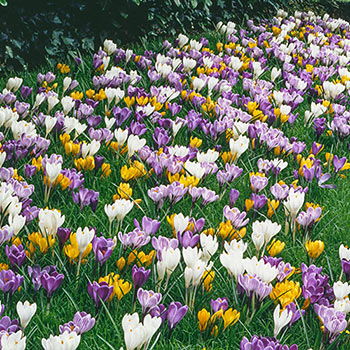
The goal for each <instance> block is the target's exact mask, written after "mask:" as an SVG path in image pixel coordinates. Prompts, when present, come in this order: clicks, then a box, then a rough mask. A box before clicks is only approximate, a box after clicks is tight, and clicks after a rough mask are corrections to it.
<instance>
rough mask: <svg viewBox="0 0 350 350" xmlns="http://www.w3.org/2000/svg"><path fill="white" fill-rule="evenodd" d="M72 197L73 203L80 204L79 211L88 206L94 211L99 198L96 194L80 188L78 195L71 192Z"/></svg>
mask: <svg viewBox="0 0 350 350" xmlns="http://www.w3.org/2000/svg"><path fill="white" fill-rule="evenodd" d="M72 196H73V201H74V203H77V204H80V210H82V209H83V208H84V207H86V206H88V205H90V207H91V209H92V211H95V210H96V206H97V203H98V196H99V193H98V192H96V191H94V190H89V189H87V188H85V187H83V186H81V187H80V188H79V191H78V193H76V192H72Z"/></svg>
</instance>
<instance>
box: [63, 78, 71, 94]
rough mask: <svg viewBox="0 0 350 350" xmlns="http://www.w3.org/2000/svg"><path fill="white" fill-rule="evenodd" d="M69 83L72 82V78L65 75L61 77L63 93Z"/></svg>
mask: <svg viewBox="0 0 350 350" xmlns="http://www.w3.org/2000/svg"><path fill="white" fill-rule="evenodd" d="M70 84H72V78H71V77H65V78H64V79H63V95H64V93H65V92H66V91H67V90H68V89H69V87H70Z"/></svg>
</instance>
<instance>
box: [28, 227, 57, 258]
mask: <svg viewBox="0 0 350 350" xmlns="http://www.w3.org/2000/svg"><path fill="white" fill-rule="evenodd" d="M28 240H29V241H30V242H31V243H32V244H33V245H34V247H37V248H39V249H40V252H41V253H42V254H46V253H47V252H48V250H49V248H51V247H52V246H53V245H54V244H55V241H56V240H55V237H53V235H49V236H47V237H44V236H43V235H42V234H41V233H40V232H33V233H31V234H29V235H28ZM30 250H31V249H30Z"/></svg>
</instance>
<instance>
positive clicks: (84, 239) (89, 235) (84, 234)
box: [76, 227, 95, 256]
mask: <svg viewBox="0 0 350 350" xmlns="http://www.w3.org/2000/svg"><path fill="white" fill-rule="evenodd" d="M94 237H95V230H93V229H91V230H90V229H89V228H88V227H84V229H83V230H82V229H81V227H79V228H78V229H77V232H76V239H77V243H78V247H79V253H80V256H82V255H83V254H84V252H85V249H86V248H87V246H88V245H89V244H90V243H91V242H92V240H93V238H94Z"/></svg>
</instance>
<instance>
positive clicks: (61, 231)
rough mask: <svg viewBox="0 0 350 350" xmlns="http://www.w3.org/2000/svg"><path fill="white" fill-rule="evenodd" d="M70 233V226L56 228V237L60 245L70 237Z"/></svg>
mask: <svg viewBox="0 0 350 350" xmlns="http://www.w3.org/2000/svg"><path fill="white" fill-rule="evenodd" d="M71 233H72V229H71V228H64V227H59V228H58V229H57V238H58V241H59V242H60V245H61V246H62V247H63V246H64V245H65V244H66V242H67V241H68V238H69V237H70V234H71Z"/></svg>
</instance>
